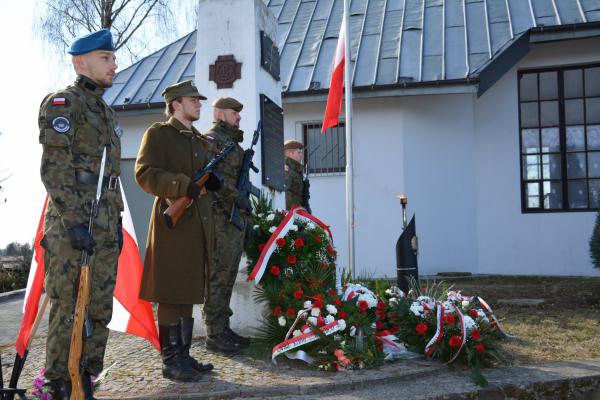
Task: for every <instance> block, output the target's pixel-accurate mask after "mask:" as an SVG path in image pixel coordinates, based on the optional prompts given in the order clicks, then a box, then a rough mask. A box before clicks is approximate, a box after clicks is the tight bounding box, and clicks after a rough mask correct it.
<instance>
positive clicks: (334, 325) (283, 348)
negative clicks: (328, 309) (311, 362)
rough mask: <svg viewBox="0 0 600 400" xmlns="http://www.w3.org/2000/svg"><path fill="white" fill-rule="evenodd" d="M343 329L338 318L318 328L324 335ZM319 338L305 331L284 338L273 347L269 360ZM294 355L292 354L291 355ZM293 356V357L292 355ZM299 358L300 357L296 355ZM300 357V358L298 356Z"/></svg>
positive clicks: (343, 326) (273, 359)
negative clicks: (289, 337) (292, 336)
mask: <svg viewBox="0 0 600 400" xmlns="http://www.w3.org/2000/svg"><path fill="white" fill-rule="evenodd" d="M343 329H345V324H340V320H335V321H333V322H330V323H329V324H327V325H324V326H322V327H320V328H319V330H320V331H321V332H322V333H323V334H324V335H325V336H329V335H332V334H334V333H335V332H338V331H341V330H343ZM317 340H319V336H318V335H317V334H316V333H315V332H312V331H310V332H306V333H303V334H302V335H299V336H296V337H294V338H291V339H286V340H284V341H283V342H281V343H279V344H278V345H277V346H275V347H273V350H272V353H271V360H272V361H273V362H274V363H276V362H275V358H276V357H277V356H279V355H281V354H283V353H286V352H288V351H290V350H293V349H296V348H298V347H300V346H304V345H305V344H308V343H312V342H314V341H317ZM292 357H294V356H292ZM294 358H295V357H294ZM297 358H300V357H297ZM300 359H302V358H300Z"/></svg>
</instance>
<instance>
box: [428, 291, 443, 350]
mask: <svg viewBox="0 0 600 400" xmlns="http://www.w3.org/2000/svg"><path fill="white" fill-rule="evenodd" d="M436 304H437V318H436V319H437V328H436V330H435V334H434V335H433V337H432V338H431V340H429V342H428V343H427V344H426V345H425V355H426V356H428V357H431V355H432V354H433V352H434V350H435V349H436V348H437V344H438V343H439V342H440V341H441V340H442V337H443V336H444V306H443V305H442V302H441V301H438V302H436Z"/></svg>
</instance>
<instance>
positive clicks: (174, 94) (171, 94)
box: [162, 79, 206, 103]
mask: <svg viewBox="0 0 600 400" xmlns="http://www.w3.org/2000/svg"><path fill="white" fill-rule="evenodd" d="M162 95H163V96H164V98H165V102H167V103H170V102H172V101H173V100H175V99H176V98H178V97H184V96H190V97H199V98H200V100H206V97H205V96H202V95H201V94H200V92H198V89H197V88H196V85H194V81H192V80H191V79H189V80H187V81H182V82H177V83H175V84H173V85H171V86H168V87H167V88H166V89H165V90H163V92H162Z"/></svg>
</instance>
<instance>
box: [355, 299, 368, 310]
mask: <svg viewBox="0 0 600 400" xmlns="http://www.w3.org/2000/svg"><path fill="white" fill-rule="evenodd" d="M358 308H360V311H366V310H367V308H369V303H367V302H366V301H365V300H360V301H359V302H358Z"/></svg>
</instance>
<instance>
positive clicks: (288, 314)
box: [285, 308, 296, 318]
mask: <svg viewBox="0 0 600 400" xmlns="http://www.w3.org/2000/svg"><path fill="white" fill-rule="evenodd" d="M294 315H296V310H294V309H293V308H288V310H287V311H286V312H285V316H286V317H289V318H294Z"/></svg>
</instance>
